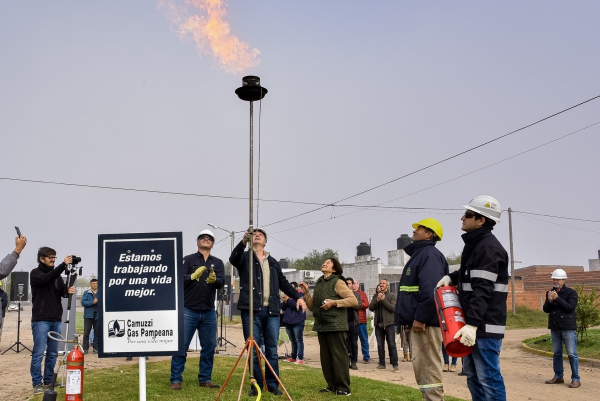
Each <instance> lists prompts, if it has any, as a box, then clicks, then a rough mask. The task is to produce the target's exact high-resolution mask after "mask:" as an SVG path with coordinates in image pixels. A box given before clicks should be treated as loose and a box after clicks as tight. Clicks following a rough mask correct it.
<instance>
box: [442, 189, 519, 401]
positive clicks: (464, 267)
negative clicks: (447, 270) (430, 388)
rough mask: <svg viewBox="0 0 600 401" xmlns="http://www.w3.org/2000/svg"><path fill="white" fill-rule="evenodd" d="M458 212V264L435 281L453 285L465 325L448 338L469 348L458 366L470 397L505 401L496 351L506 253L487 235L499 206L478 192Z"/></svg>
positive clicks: (503, 302) (503, 327) (503, 320)
mask: <svg viewBox="0 0 600 401" xmlns="http://www.w3.org/2000/svg"><path fill="white" fill-rule="evenodd" d="M464 208H465V209H467V210H466V211H465V214H464V215H463V216H462V217H461V221H462V227H461V229H462V230H463V231H464V232H465V233H464V234H463V235H462V239H463V241H464V243H465V247H464V248H463V252H462V254H461V261H460V269H459V270H458V271H455V272H453V273H452V274H450V275H449V276H444V278H442V279H441V280H440V282H439V283H438V286H442V285H452V284H454V285H457V286H458V290H459V295H458V296H459V299H460V305H461V307H462V309H463V312H464V313H465V318H466V323H467V324H466V325H465V326H463V328H461V329H460V330H459V331H458V332H457V333H456V334H455V335H454V338H455V339H458V338H460V342H461V343H462V344H464V345H466V346H467V347H473V350H472V351H471V354H470V355H467V356H466V357H464V358H463V371H464V373H465V374H466V376H467V386H468V387H469V391H470V392H471V397H472V398H473V401H483V400H487V401H491V400H494V401H505V400H506V386H505V385H504V378H503V377H502V373H501V372H500V351H501V350H502V339H503V338H504V331H505V330H506V299H507V297H508V254H507V253H506V250H505V249H504V247H503V246H502V244H500V241H498V239H497V238H496V237H495V236H494V235H493V234H492V230H493V229H494V226H495V225H496V223H498V222H499V221H500V215H501V214H502V208H501V207H500V203H499V202H498V201H497V200H496V199H495V198H493V197H491V196H488V195H481V196H477V197H475V198H473V199H472V200H471V202H469V204H468V205H465V206H464Z"/></svg>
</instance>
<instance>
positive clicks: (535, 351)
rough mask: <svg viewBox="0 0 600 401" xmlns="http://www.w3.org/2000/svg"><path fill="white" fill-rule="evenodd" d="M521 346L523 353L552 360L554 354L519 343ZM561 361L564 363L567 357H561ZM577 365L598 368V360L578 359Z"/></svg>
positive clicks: (599, 362)
mask: <svg viewBox="0 0 600 401" xmlns="http://www.w3.org/2000/svg"><path fill="white" fill-rule="evenodd" d="M521 345H522V347H523V351H525V352H529V353H531V354H536V355H541V356H545V357H548V358H552V357H553V356H554V354H553V353H552V352H548V351H542V350H541V349H535V348H531V347H530V346H528V345H527V344H525V343H521ZM563 359H564V360H565V361H567V360H569V357H568V356H567V355H563ZM579 364H580V365H582V364H584V365H587V366H591V367H595V368H598V367H600V360H598V359H592V358H581V357H579Z"/></svg>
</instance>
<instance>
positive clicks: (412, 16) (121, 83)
mask: <svg viewBox="0 0 600 401" xmlns="http://www.w3.org/2000/svg"><path fill="white" fill-rule="evenodd" d="M178 4H182V3H181V2H179V3H178ZM188 11H189V12H190V15H193V14H194V13H196V14H198V15H199V16H203V11H199V10H196V11H194V10H193V9H192V10H188ZM226 12H227V15H226V17H225V20H226V21H227V22H228V23H229V24H230V27H231V34H232V35H235V36H236V37H237V38H238V39H239V40H240V41H242V42H245V43H247V44H248V46H249V47H248V50H249V51H252V49H258V51H260V54H259V55H258V58H257V59H256V62H259V63H258V65H257V66H255V67H252V68H248V69H246V70H245V71H244V72H243V73H242V74H237V75H236V74H232V73H230V72H228V71H226V69H224V68H221V66H220V64H219V59H218V58H217V57H214V56H212V55H211V54H204V55H203V56H201V57H200V56H199V55H198V52H197V50H196V43H194V42H193V41H192V40H182V39H181V37H180V36H181V35H182V32H181V30H180V29H178V28H177V26H176V24H175V25H174V24H173V23H170V22H172V21H170V20H169V19H168V17H166V14H165V12H164V9H162V10H159V8H158V2H157V1H152V0H145V1H142V0H137V1H134V0H130V1H126V2H123V1H103V2H80V1H25V0H21V1H3V2H1V3H0V54H2V63H0V131H1V133H2V136H1V138H2V142H1V144H2V147H1V152H2V153H1V154H2V156H1V157H0V176H1V177H3V178H15V179H25V180H41V181H54V182H67V183H77V184H88V185H99V186H111V187H123V188H135V189H150V190H158V191H171V192H179V193H193V194H205V195H219V196H230V197H240V198H246V197H247V196H248V182H249V180H248V153H249V146H248V145H249V121H248V120H249V118H248V116H249V104H248V103H247V102H243V101H241V100H239V99H238V98H237V96H236V95H235V93H234V91H235V89H236V88H237V87H239V86H241V79H242V76H243V75H247V74H252V75H258V76H260V78H261V82H262V85H263V86H264V87H266V88H267V89H268V90H269V93H268V95H267V96H266V97H265V99H264V100H263V102H262V115H261V172H260V197H261V198H263V199H271V200H275V199H277V200H293V201H301V202H316V203H332V202H335V201H338V200H340V199H343V198H346V197H348V196H351V195H354V194H356V193H359V192H361V191H363V190H366V189H369V188H371V187H374V186H376V185H379V184H382V183H384V182H387V181H390V180H393V179H395V178H398V177H401V176H404V175H406V174H409V173H411V172H413V171H415V170H418V169H420V168H422V167H425V166H427V165H430V164H432V163H435V162H438V161H440V160H443V159H445V158H447V157H450V156H453V155H455V154H457V153H460V152H462V151H464V150H467V149H469V148H471V147H473V146H476V145H479V144H481V143H484V142H486V141H488V140H491V139H494V138H496V137H499V136H501V135H504V134H506V133H509V132H511V131H514V130H516V129H518V128H521V127H523V126H526V125H528V124H530V123H533V122H535V121H537V120H540V119H542V118H544V117H547V116H550V115H552V114H554V113H556V112H558V111H561V110H564V109H566V108H568V107H571V106H573V105H575V104H578V103H580V102H582V101H585V100H587V99H590V98H593V97H595V96H597V95H600V85H599V84H600V79H599V74H598V71H599V69H600V53H599V52H598V44H597V42H598V41H597V39H598V37H600V24H598V20H597V17H598V15H600V3H599V2H597V1H577V2H564V1H528V2H523V1H503V2H495V3H492V2H480V1H457V2H408V1H380V2H364V1H360V2H359V1H327V2H323V1H302V2H290V1H285V2H283V1H241V0H230V1H229V2H228V3H227V5H226ZM258 109H259V107H258V104H256V107H255V118H256V120H258ZM599 121H600V99H597V100H594V101H591V102H589V103H587V104H585V105H582V106H579V107H577V108H575V109H573V110H571V111H568V112H566V113H563V114H561V115H559V116H556V117H554V118H552V119H549V120H547V121H544V122H542V123H540V124H537V125H535V126H534V127H531V128H528V129H525V130H523V131H520V132H517V133H515V134H513V135H511V136H509V137H506V138H504V139H501V140H499V141H496V142H493V143H491V144H489V145H486V146H484V147H482V148H479V149H477V150H474V151H472V152H469V153H467V154H464V155H461V156H459V157H457V158H454V159H452V160H450V161H447V162H444V163H442V164H440V165H437V166H435V167H432V168H429V169H427V170H425V171H422V172H419V173H416V174H414V175H411V176H409V177H407V178H404V179H401V180H398V181H396V182H394V183H392V184H389V185H386V186H384V187H381V188H379V189H376V190H373V191H370V192H368V193H366V194H363V195H361V196H358V197H355V198H352V199H349V200H347V201H344V202H342V203H344V204H352V205H377V204H381V203H383V202H387V201H390V200H392V199H396V198H400V199H397V200H394V201H392V202H389V203H386V204H385V206H400V207H423V208H432V209H457V210H406V209H404V210H402V209H389V210H385V211H382V210H378V211H361V212H358V213H353V214H350V215H348V216H343V215H344V214H346V213H348V212H350V211H356V210H357V209H354V208H352V209H349V208H347V207H339V206H338V207H335V208H332V207H326V208H324V209H322V210H319V211H317V212H313V213H309V214H305V215H303V216H301V217H297V218H294V219H291V220H288V221H285V222H282V223H278V224H269V223H273V222H276V221H279V220H282V219H286V218H288V217H291V216H294V215H297V214H300V213H303V212H306V211H310V210H312V209H314V208H315V207H316V206H314V205H302V204H289V203H274V202H266V201H261V202H260V203H259V204H258V205H257V206H258V209H259V216H258V225H261V226H265V229H266V230H267V231H268V232H269V234H270V240H269V243H268V247H267V249H268V250H270V251H271V252H272V254H273V256H274V257H275V258H277V259H280V258H283V257H289V258H301V257H303V256H304V253H303V252H308V251H310V250H311V249H318V250H322V249H324V248H332V249H334V250H337V251H338V252H339V254H340V259H341V260H342V261H345V262H352V261H353V260H354V256H355V254H356V246H357V245H358V244H359V243H360V242H362V241H365V242H368V241H369V239H371V241H372V244H373V255H374V256H375V257H381V258H382V259H383V260H384V262H387V254H386V251H388V250H392V249H395V247H396V238H397V237H399V236H400V234H403V233H407V234H410V233H411V232H412V228H411V224H412V223H414V222H416V221H418V220H421V219H422V218H425V217H435V218H437V219H439V220H440V221H441V223H442V224H443V226H444V238H443V240H442V242H441V243H439V245H438V247H439V249H440V250H441V251H442V252H444V253H445V254H449V253H451V252H455V253H459V252H460V251H461V249H462V244H463V243H462V239H461V238H460V235H461V234H462V232H461V230H460V215H461V214H462V211H461V210H458V209H461V208H462V206H463V205H464V204H466V203H468V202H469V200H470V199H471V198H473V197H475V196H477V195H482V194H488V195H492V196H494V197H496V198H497V199H498V201H499V202H500V204H501V206H502V208H503V209H506V208H508V207H512V209H513V210H518V211H524V212H531V213H539V214H547V215H555V216H565V217H574V218H580V219H588V220H595V221H596V222H584V221H572V220H564V219H556V218H550V217H540V216H529V217H527V216H526V215H523V214H513V231H514V251H515V260H517V261H521V262H522V263H521V264H517V265H516V266H517V267H525V266H529V265H533V264H559V265H583V266H585V267H586V269H587V266H588V259H592V258H597V257H598V249H600V223H598V221H599V220H600V213H599V212H598V210H599V209H598V205H599V197H600V190H599V187H598V180H599V179H598V171H599V168H598V154H599V150H600V125H596V126H593V127H590V128H587V129H585V130H583V131H580V132H578V133H576V134H573V135H571V136H569V137H567V138H564V139H562V140H559V141H557V142H554V143H552V144H549V145H547V146H543V147H541V148H539V149H536V150H534V151H531V152H528V153H525V154H523V155H521V156H518V157H516V158H513V159H510V160H508V161H505V162H503V163H500V164H497V165H494V166H492V167H489V168H487V169H484V170H481V171H478V172H475V173H473V174H471V175H468V176H466V177H462V178H458V179H456V180H454V181H451V182H449V183H445V184H443V185H439V186H436V187H434V188H431V189H427V190H424V191H421V192H418V193H415V192H417V191H420V190H423V189H425V188H428V187H431V186H434V185H436V184H440V183H442V182H445V181H447V180H450V179H453V178H455V177H458V176H461V175H463V174H466V173H470V172H473V171H475V170H478V169H481V168H482V167H485V166H487V165H489V164H492V163H496V162H499V161H501V160H503V159H505V158H508V157H511V156H514V155H517V154H518V153H520V152H523V151H526V150H528V149H531V148H533V147H536V146H538V145H541V144H543V143H545V142H548V141H550V140H553V139H556V138H559V137H561V136H563V135H566V134H569V133H571V132H574V131H576V130H579V129H581V128H584V127H587V126H589V125H591V124H594V123H597V122H599ZM255 135H256V137H257V138H256V139H257V142H256V147H257V149H256V150H257V151H258V124H257V126H256V130H255ZM255 159H256V160H258V153H257V154H256V157H255ZM256 177H258V174H257V172H256ZM255 184H256V182H255ZM0 191H1V198H0V199H1V200H0V222H2V225H1V226H0V252H2V253H8V252H9V251H10V250H12V248H13V246H14V245H13V242H14V236H15V232H14V229H13V226H15V225H18V226H19V227H20V228H21V230H22V232H23V233H24V234H25V235H26V236H27V237H28V240H29V242H28V246H27V248H26V249H25V251H24V252H23V254H22V256H21V259H20V261H19V265H18V267H17V270H19V269H20V268H22V269H23V270H31V268H33V267H35V266H36V262H35V259H36V253H37V249H38V248H39V247H40V246H51V247H53V248H55V249H56V250H57V252H58V256H59V257H60V258H61V259H62V258H63V257H64V256H65V255H67V254H76V255H77V256H81V257H82V258H83V265H84V266H85V270H84V275H87V276H89V275H90V274H93V273H95V272H96V269H97V263H98V262H97V261H98V250H97V248H98V234H109V233H133V232H163V231H181V232H183V238H184V253H185V254H188V253H192V252H194V251H195V249H196V248H195V237H196V235H197V234H198V232H199V231H200V230H202V229H204V228H207V223H209V222H210V223H213V224H217V225H219V226H221V227H224V228H226V229H227V230H235V231H240V230H244V229H245V228H247V226H248V201H247V200H244V199H240V200H236V199H219V198H206V197H194V196H182V195H169V194H152V193H143V192H137V193H134V192H123V191H116V190H106V189H92V188H82V187H65V186H58V185H48V184H40V183H30V182H19V181H9V180H5V179H2V180H0ZM255 193H256V192H255ZM507 217H508V216H507V214H506V213H503V215H502V221H501V223H500V224H499V225H498V226H497V228H496V230H495V231H494V232H495V234H496V235H497V236H498V238H499V239H500V241H501V242H502V244H503V245H504V246H505V247H506V249H507V251H508V247H509V236H508V218H507ZM534 217H535V219H533V218H534ZM536 219H537V220H536ZM323 220H324V221H323ZM542 220H544V221H542ZM318 221H322V222H320V223H318V224H313V225H310V226H306V225H308V224H310V223H314V222H318ZM560 224H562V225H564V226H571V227H574V228H568V227H564V226H561V225H560ZM301 226H306V227H302V228H298V227H301ZM575 228H576V229H575ZM215 234H216V235H217V241H219V240H223V239H224V238H225V237H226V235H227V234H226V233H225V232H221V231H218V230H217V231H215ZM238 239H239V237H238V238H236V241H237V240H238ZM279 241H281V242H279ZM213 253H214V254H215V255H216V256H218V257H220V258H222V259H227V258H228V256H229V241H228V240H227V239H225V240H224V241H222V242H219V243H217V245H216V246H215V250H214V252H213Z"/></svg>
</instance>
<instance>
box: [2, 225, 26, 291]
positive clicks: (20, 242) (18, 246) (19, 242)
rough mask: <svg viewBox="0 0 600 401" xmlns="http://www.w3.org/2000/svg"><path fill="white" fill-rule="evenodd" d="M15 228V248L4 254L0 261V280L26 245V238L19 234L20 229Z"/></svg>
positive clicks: (8, 271)
mask: <svg viewBox="0 0 600 401" xmlns="http://www.w3.org/2000/svg"><path fill="white" fill-rule="evenodd" d="M15 229H16V230H17V238H15V250H14V251H12V252H11V253H9V254H8V255H6V257H5V258H4V259H2V262H0V280H2V279H3V278H5V277H7V276H8V275H9V274H10V273H11V272H12V271H13V269H14V268H15V266H16V265H17V260H18V259H19V256H20V255H21V252H22V251H23V248H25V245H27V238H26V237H24V236H22V235H21V231H20V230H19V228H18V227H15Z"/></svg>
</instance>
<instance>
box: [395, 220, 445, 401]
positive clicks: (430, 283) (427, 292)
mask: <svg viewBox="0 0 600 401" xmlns="http://www.w3.org/2000/svg"><path fill="white" fill-rule="evenodd" d="M412 227H413V228H414V229H415V230H414V231H413V236H412V241H413V242H412V244H410V245H408V246H407V247H405V248H404V252H406V253H407V254H408V255H410V259H409V261H408V263H407V264H406V266H404V270H403V271H402V276H401V277H400V285H399V288H398V298H397V300H396V308H395V311H394V324H395V326H396V328H397V331H398V332H400V330H401V326H411V327H412V332H413V333H412V335H411V341H412V364H413V371H414V373H415V379H416V380H417V384H418V385H419V390H421V393H422V394H423V398H424V399H426V400H428V401H430V400H443V399H444V386H443V383H442V360H441V358H440V350H441V349H442V333H441V331H440V328H439V326H440V324H439V322H438V317H437V314H436V310H435V304H434V301H433V292H434V290H435V286H436V284H437V282H438V281H440V279H441V278H442V277H444V276H445V275H447V274H448V262H447V261H446V258H445V257H444V255H443V254H442V253H441V252H440V251H439V250H438V249H437V248H436V247H435V244H436V242H437V241H441V240H442V237H443V235H444V231H443V229H442V225H441V224H440V222H439V221H437V220H436V219H433V218H430V217H429V218H426V219H423V220H421V221H419V222H418V223H414V224H413V225H412Z"/></svg>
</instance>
